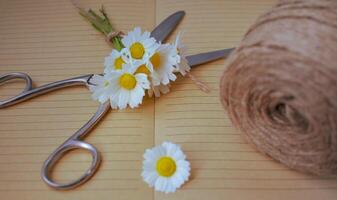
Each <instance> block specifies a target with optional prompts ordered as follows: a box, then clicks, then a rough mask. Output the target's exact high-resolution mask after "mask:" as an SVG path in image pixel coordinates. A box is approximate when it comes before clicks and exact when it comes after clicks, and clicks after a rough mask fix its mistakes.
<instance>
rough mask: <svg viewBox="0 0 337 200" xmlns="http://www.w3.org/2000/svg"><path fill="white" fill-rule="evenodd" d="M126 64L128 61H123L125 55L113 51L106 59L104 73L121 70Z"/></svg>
mask: <svg viewBox="0 0 337 200" xmlns="http://www.w3.org/2000/svg"><path fill="white" fill-rule="evenodd" d="M125 63H126V61H124V60H123V53H122V52H120V51H117V50H115V49H113V50H112V52H111V54H110V55H109V56H107V57H105V61H104V67H105V68H104V73H110V72H111V71H113V70H121V69H122V67H123V64H125Z"/></svg>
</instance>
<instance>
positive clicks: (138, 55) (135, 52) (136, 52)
mask: <svg viewBox="0 0 337 200" xmlns="http://www.w3.org/2000/svg"><path fill="white" fill-rule="evenodd" d="M130 52H131V56H132V58H135V59H142V58H143V55H144V53H145V48H144V46H143V45H142V44H141V43H139V42H135V43H133V44H132V45H131V46H130Z"/></svg>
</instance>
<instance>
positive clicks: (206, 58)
mask: <svg viewBox="0 0 337 200" xmlns="http://www.w3.org/2000/svg"><path fill="white" fill-rule="evenodd" d="M233 50H234V48H228V49H222V50H217V51H211V52H206V53H200V54H195V55H191V56H187V57H186V59H187V61H188V64H189V65H190V66H191V67H193V66H197V65H201V64H204V63H207V62H210V61H213V60H217V59H220V58H226V57H227V56H228V55H229V54H230V53H231V52H232V51H233Z"/></svg>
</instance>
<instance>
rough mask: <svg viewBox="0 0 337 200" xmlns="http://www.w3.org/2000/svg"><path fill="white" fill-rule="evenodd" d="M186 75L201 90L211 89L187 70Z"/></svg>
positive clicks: (207, 91) (207, 90)
mask: <svg viewBox="0 0 337 200" xmlns="http://www.w3.org/2000/svg"><path fill="white" fill-rule="evenodd" d="M186 75H187V76H188V78H190V79H191V80H192V81H193V83H194V84H195V85H196V86H197V87H198V88H199V89H200V90H201V91H203V92H206V93H209V92H210V91H211V89H210V88H209V87H208V86H207V85H206V84H205V83H204V82H202V81H200V80H199V79H198V78H197V77H195V76H194V75H192V74H191V72H187V73H186Z"/></svg>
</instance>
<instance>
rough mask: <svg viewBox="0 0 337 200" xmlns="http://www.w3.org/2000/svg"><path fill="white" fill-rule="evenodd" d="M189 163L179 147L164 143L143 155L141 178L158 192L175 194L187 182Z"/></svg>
mask: <svg viewBox="0 0 337 200" xmlns="http://www.w3.org/2000/svg"><path fill="white" fill-rule="evenodd" d="M189 176H190V163H189V162H188V161H187V160H186V156H185V154H184V153H183V152H182V150H181V149H180V147H179V146H178V145H176V144H173V143H171V142H164V143H163V144H161V145H159V146H156V147H154V148H152V149H147V150H146V151H145V153H144V161H143V172H142V177H143V179H144V181H145V182H146V183H148V184H149V185H150V187H154V188H155V190H156V191H160V192H165V193H169V192H175V191H176V189H177V188H180V187H181V185H182V184H183V183H184V182H186V181H187V180H188V178H189Z"/></svg>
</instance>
